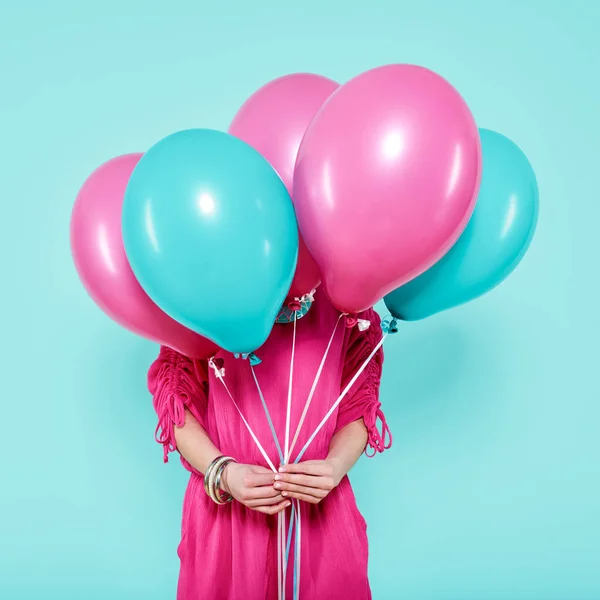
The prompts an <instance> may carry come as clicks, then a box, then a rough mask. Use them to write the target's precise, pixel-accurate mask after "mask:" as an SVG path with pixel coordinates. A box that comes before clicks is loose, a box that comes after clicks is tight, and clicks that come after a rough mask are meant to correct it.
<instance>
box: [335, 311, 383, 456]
mask: <svg viewBox="0 0 600 600" xmlns="http://www.w3.org/2000/svg"><path fill="white" fill-rule="evenodd" d="M359 317H360V318H361V319H366V320H369V321H370V322H371V325H370V327H369V328H368V329H367V330H366V331H360V329H359V328H358V326H356V325H355V326H354V327H353V328H352V329H351V330H350V337H349V340H348V345H347V351H346V357H345V363H344V368H343V372H342V390H343V389H344V388H345V387H346V386H347V385H348V384H349V383H350V381H351V380H352V378H353V377H354V376H355V374H356V373H357V372H358V370H359V369H360V367H361V366H362V365H363V364H364V362H365V361H366V360H367V359H368V357H369V356H370V355H371V353H372V352H373V350H374V349H375V347H376V346H377V344H378V343H379V342H380V341H381V337H382V332H381V319H380V317H379V315H378V314H377V313H376V312H375V311H374V310H373V309H370V310H367V311H365V312H364V313H363V314H361V315H359ZM382 367H383V348H379V350H377V352H376V353H375V355H374V356H373V358H372V359H371V360H370V361H369V363H368V364H367V366H366V368H365V369H364V371H363V372H362V373H361V374H360V375H359V376H358V379H357V380H356V381H355V382H354V384H353V385H352V387H351V388H350V390H349V392H348V394H347V395H346V397H345V398H344V399H343V400H342V402H341V403H340V407H339V411H338V417H337V424H336V432H337V431H339V430H340V429H342V427H345V426H346V425H348V423H352V422H353V421H358V420H359V419H361V418H362V419H363V420H364V423H365V426H366V428H367V432H368V435H369V438H368V441H367V449H366V450H367V456H375V454H377V453H378V452H383V451H384V450H387V449H388V448H390V446H391V445H392V434H391V432H390V430H389V427H388V426H387V423H386V420H385V416H384V414H383V412H382V410H381V402H379V385H380V382H381V371H382ZM378 420H379V421H380V422H381V429H380V430H379V429H378V427H377V421H378ZM369 448H370V452H369Z"/></svg>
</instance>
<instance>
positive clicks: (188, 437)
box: [175, 409, 222, 473]
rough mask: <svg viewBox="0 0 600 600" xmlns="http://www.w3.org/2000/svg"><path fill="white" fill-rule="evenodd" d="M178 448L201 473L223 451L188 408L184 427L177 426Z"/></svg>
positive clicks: (176, 439) (176, 438)
mask: <svg viewBox="0 0 600 600" xmlns="http://www.w3.org/2000/svg"><path fill="white" fill-rule="evenodd" d="M175 441H176V443H177V450H179V453H180V454H181V455H182V456H183V458H185V460H187V461H188V463H190V465H192V467H194V469H196V470H197V471H200V473H205V472H206V469H208V467H209V465H210V463H212V461H213V460H215V458H217V457H218V456H221V454H222V452H220V451H219V449H218V448H217V447H216V446H215V445H214V444H213V443H212V441H211V439H210V438H209V437H208V434H207V433H206V431H205V430H204V427H202V425H200V423H198V421H197V420H196V419H195V418H194V416H193V415H192V413H191V412H190V411H189V410H187V409H186V411H185V423H184V424H183V427H175Z"/></svg>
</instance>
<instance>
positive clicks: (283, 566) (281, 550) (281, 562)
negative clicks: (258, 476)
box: [209, 321, 295, 600]
mask: <svg viewBox="0 0 600 600" xmlns="http://www.w3.org/2000/svg"><path fill="white" fill-rule="evenodd" d="M294 325H295V321H294ZM294 346H295V335H294ZM293 353H294V348H292V359H293ZM209 366H210V367H211V368H212V369H213V371H214V373H215V376H216V378H217V379H218V380H219V381H220V382H221V384H222V385H223V387H224V388H225V391H226V392H227V395H228V396H229V398H230V400H231V402H232V403H233V406H234V407H235V409H236V410H237V412H238V414H239V415H240V418H241V419H242V421H243V423H244V425H245V426H246V429H247V430H248V433H249V434H250V436H251V437H252V439H253V440H254V443H255V444H256V447H257V448H258V450H259V451H260V453H261V454H262V456H263V458H264V459H265V461H266V462H267V464H268V465H269V467H270V469H271V471H273V473H277V469H276V468H275V465H274V464H273V462H272V461H271V459H270V458H269V455H268V454H267V453H266V451H265V449H264V448H263V447H262V445H261V443H260V442H259V441H258V438H257V437H256V434H255V433H254V431H252V427H250V424H249V423H248V421H247V420H246V418H245V417H244V414H243V413H242V410H241V409H240V407H239V405H238V403H237V402H236V401H235V399H234V397H233V394H232V393H231V391H230V390H229V387H228V386H227V384H226V383H225V378H224V374H223V369H219V368H218V367H217V365H215V362H214V360H213V359H212V358H211V359H210V361H209ZM252 373H253V375H254V369H252ZM255 381H256V385H257V387H258V389H259V394H260V395H261V400H264V397H263V395H262V390H260V386H259V384H258V379H257V378H256V376H255ZM290 386H291V384H290ZM263 408H264V409H265V414H266V415H267V419H268V420H269V422H270V424H272V420H271V416H270V413H269V411H268V408H267V405H266V402H263ZM272 431H273V433H274V427H273V429H272ZM274 439H275V440H276V444H277V446H278V450H279V452H280V455H281V448H280V447H279V441H278V440H277V436H276V435H275V436H274ZM292 523H293V522H290V533H289V537H290V539H291V526H292ZM288 556H289V552H288V553H286V539H285V511H281V512H280V513H279V514H278V515H277V597H278V600H285V595H286V589H285V587H286V577H287V559H288Z"/></svg>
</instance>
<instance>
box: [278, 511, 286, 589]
mask: <svg viewBox="0 0 600 600" xmlns="http://www.w3.org/2000/svg"><path fill="white" fill-rule="evenodd" d="M283 528H284V523H283V512H280V513H279V514H278V515H277V598H278V599H279V600H283V598H284V597H285V586H284V583H283V554H282V552H281V537H282V531H283Z"/></svg>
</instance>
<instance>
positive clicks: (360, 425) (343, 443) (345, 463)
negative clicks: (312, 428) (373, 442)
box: [327, 419, 368, 485]
mask: <svg viewBox="0 0 600 600" xmlns="http://www.w3.org/2000/svg"><path fill="white" fill-rule="evenodd" d="M367 440H368V434H367V428H366V427H365V424H364V422H363V420H362V419H359V420H358V421H353V422H352V423H348V425H346V426H345V427H343V428H342V429H340V430H339V431H338V432H337V433H336V434H335V435H334V436H333V438H332V439H331V443H330V444H329V454H328V455H327V460H328V461H329V462H330V463H331V464H332V466H333V468H334V480H335V483H336V485H337V484H338V483H339V482H340V481H341V480H342V478H343V477H344V475H346V474H347V473H348V471H350V469H351V468H352V467H353V466H354V464H355V463H356V461H357V460H358V459H359V458H360V456H361V454H362V453H363V452H364V450H365V447H366V445H367Z"/></svg>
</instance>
